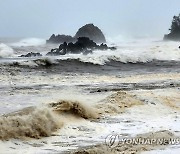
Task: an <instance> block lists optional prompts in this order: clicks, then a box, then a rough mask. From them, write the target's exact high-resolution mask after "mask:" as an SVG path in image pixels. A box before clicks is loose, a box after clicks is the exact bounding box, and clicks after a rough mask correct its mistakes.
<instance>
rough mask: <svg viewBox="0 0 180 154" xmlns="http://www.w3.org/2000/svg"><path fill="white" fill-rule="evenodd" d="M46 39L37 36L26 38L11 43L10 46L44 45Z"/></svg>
mask: <svg viewBox="0 0 180 154" xmlns="http://www.w3.org/2000/svg"><path fill="white" fill-rule="evenodd" d="M45 43H46V41H45V40H44V39H39V38H26V39H22V40H20V41H19V42H16V43H13V44H12V46H15V47H28V46H41V45H44V44H45Z"/></svg>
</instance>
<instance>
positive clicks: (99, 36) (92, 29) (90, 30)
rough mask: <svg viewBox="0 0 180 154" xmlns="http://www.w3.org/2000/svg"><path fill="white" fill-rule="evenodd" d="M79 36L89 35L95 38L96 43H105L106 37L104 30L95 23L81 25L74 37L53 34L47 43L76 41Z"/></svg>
mask: <svg viewBox="0 0 180 154" xmlns="http://www.w3.org/2000/svg"><path fill="white" fill-rule="evenodd" d="M79 37H88V38H89V39H91V40H93V41H94V42H96V43H105V42H106V39H105V36H104V34H103V33H102V31H101V30H100V29H99V28H98V27H97V26H94V25H93V24H87V25H85V26H83V27H81V28H80V29H79V30H78V31H77V33H76V35H75V36H74V37H72V36H70V35H55V34H53V35H52V36H51V37H50V38H49V39H48V40H47V41H46V43H55V44H60V43H64V42H66V43H70V42H73V43H74V42H76V41H77V38H79Z"/></svg>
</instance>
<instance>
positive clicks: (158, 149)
mask: <svg viewBox="0 0 180 154" xmlns="http://www.w3.org/2000/svg"><path fill="white" fill-rule="evenodd" d="M107 44H108V45H109V46H111V45H112V46H116V47H117V50H105V51H98V50H95V51H93V52H92V53H91V54H88V55H83V54H66V55H60V56H46V53H47V52H49V51H50V50H51V49H52V48H55V47H58V45H55V44H46V41H45V40H44V39H38V38H26V39H17V38H12V39H10V38H0V114H1V116H0V149H1V152H2V153H3V154H4V153H5V154H6V153H9V154H16V153H17V154H20V153H23V154H24V153H33V154H35V153H36V154H49V153H52V154H54V153H55V154H56V153H58V154H60V153H62V154H64V153H76V154H83V153H85V154H86V153H87V154H96V153H97V154H104V153H107V154H111V153H113V154H114V153H122V154H132V153H143V154H151V153H156V154H162V153H163V154H169V153H171V154H177V153H178V151H179V150H180V49H179V48H178V47H179V45H180V44H179V43H178V42H171V41H161V40H158V39H147V38H141V39H129V40H126V41H124V40H122V39H108V41H107ZM29 52H40V53H41V54H42V56H41V57H19V56H20V55H22V54H27V53H29ZM133 139H134V140H133ZM138 139H143V140H141V141H140V142H138ZM135 140H136V141H137V142H136V143H135V142H134V141H135ZM144 141H148V142H146V143H144ZM1 152H0V153H1Z"/></svg>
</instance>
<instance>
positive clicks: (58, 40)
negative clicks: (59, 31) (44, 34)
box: [46, 34, 76, 44]
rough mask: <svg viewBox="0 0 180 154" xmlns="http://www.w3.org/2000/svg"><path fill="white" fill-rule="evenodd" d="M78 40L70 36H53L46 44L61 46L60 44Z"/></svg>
mask: <svg viewBox="0 0 180 154" xmlns="http://www.w3.org/2000/svg"><path fill="white" fill-rule="evenodd" d="M75 41H76V39H75V38H74V37H72V36H70V35H55V34H53V35H52V36H51V37H50V38H49V40H47V41H46V43H55V44H59V43H63V42H67V43H69V42H75Z"/></svg>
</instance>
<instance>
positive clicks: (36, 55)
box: [19, 52, 42, 57]
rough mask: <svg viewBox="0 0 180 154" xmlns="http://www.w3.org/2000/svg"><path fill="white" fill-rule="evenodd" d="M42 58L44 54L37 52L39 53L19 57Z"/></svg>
mask: <svg viewBox="0 0 180 154" xmlns="http://www.w3.org/2000/svg"><path fill="white" fill-rule="evenodd" d="M41 56H42V54H40V53H39V52H37V53H33V52H30V53H28V54H26V55H21V56H19V57H41Z"/></svg>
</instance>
